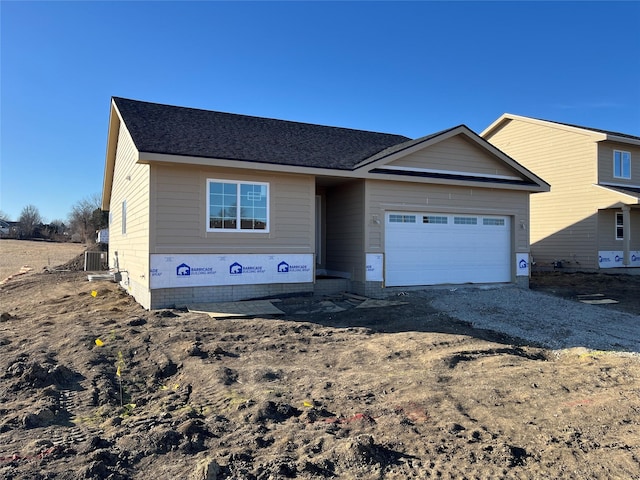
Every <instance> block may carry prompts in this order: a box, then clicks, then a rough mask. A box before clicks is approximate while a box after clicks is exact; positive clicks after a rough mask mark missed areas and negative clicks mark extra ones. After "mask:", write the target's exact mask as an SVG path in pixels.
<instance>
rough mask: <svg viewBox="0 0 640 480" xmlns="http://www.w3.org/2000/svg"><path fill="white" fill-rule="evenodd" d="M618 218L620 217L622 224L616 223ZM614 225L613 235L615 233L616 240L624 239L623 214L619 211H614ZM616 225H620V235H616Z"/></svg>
mask: <svg viewBox="0 0 640 480" xmlns="http://www.w3.org/2000/svg"><path fill="white" fill-rule="evenodd" d="M618 218H622V225H618ZM614 227H615V232H614V235H615V238H616V240H624V216H623V214H622V213H620V212H616V216H615V220H614ZM618 227H622V236H621V237H619V236H618Z"/></svg>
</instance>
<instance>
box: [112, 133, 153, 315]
mask: <svg viewBox="0 0 640 480" xmlns="http://www.w3.org/2000/svg"><path fill="white" fill-rule="evenodd" d="M137 156H138V152H137V151H136V148H135V146H134V144H133V142H132V141H131V138H130V136H129V133H128V132H127V130H126V127H124V125H121V126H120V131H119V134H118V143H117V147H116V161H115V169H114V176H113V186H112V190H111V203H110V218H111V221H110V224H109V265H110V267H114V266H115V258H116V252H117V264H118V267H119V269H120V270H121V271H123V272H125V273H124V274H123V282H124V285H125V286H126V287H127V288H128V289H129V290H130V291H132V293H134V295H135V296H136V299H138V301H139V302H140V303H141V304H142V305H143V306H146V307H148V301H149V299H148V287H149V278H148V277H149V166H148V165H140V164H137V163H136V160H137ZM125 200H126V204H127V208H126V217H127V218H126V233H125V234H123V233H122V202H123V201H125Z"/></svg>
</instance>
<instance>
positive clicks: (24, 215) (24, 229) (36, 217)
mask: <svg viewBox="0 0 640 480" xmlns="http://www.w3.org/2000/svg"><path fill="white" fill-rule="evenodd" d="M18 222H19V223H20V234H21V235H20V236H21V237H23V238H32V237H33V234H34V233H35V232H36V229H37V228H38V227H39V226H40V225H41V224H42V217H41V216H40V212H39V211H38V209H37V208H36V207H35V206H33V205H27V206H26V207H24V208H23V209H22V212H20V218H18Z"/></svg>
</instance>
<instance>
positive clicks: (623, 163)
mask: <svg viewBox="0 0 640 480" xmlns="http://www.w3.org/2000/svg"><path fill="white" fill-rule="evenodd" d="M613 176H614V177H615V178H631V153H630V152H622V151H620V150H614V151H613Z"/></svg>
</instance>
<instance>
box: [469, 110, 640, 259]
mask: <svg viewBox="0 0 640 480" xmlns="http://www.w3.org/2000/svg"><path fill="white" fill-rule="evenodd" d="M481 136H482V137H483V138H484V139H486V140H488V141H489V142H491V143H492V144H493V145H495V146H496V147H498V148H499V149H500V150H502V151H504V152H506V153H507V154H508V155H509V156H511V157H513V158H515V159H517V161H518V162H519V163H521V164H523V165H524V166H525V167H527V168H528V169H531V170H532V171H534V172H535V173H536V174H537V175H540V176H542V177H543V178H544V179H545V180H547V181H548V182H550V183H551V186H552V187H551V191H549V192H545V193H541V194H539V195H534V196H533V197H532V198H531V232H530V233H531V252H532V255H533V258H534V261H535V262H536V266H540V267H547V268H551V267H556V268H558V267H562V268H566V269H581V270H587V271H590V270H591V271H593V270H597V269H609V268H630V267H631V268H633V267H636V268H637V267H640V204H639V202H640V137H636V136H633V135H627V134H624V133H616V132H610V131H606V130H599V129H595V128H587V127H581V126H577V125H569V124H564V123H558V122H552V121H547V120H538V119H535V118H529V117H523V116H518V115H512V114H508V113H507V114H504V115H502V116H501V117H500V118H499V119H497V120H496V121H495V122H493V123H492V124H491V125H490V126H489V127H487V129H486V130H485V131H484V132H482V134H481ZM626 271H629V270H626Z"/></svg>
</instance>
